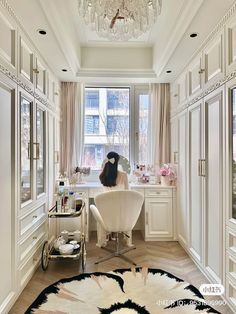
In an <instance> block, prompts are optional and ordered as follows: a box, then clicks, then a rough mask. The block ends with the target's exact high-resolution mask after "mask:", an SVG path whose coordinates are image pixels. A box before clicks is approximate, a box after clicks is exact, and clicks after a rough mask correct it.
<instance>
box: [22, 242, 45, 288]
mask: <svg viewBox="0 0 236 314" xmlns="http://www.w3.org/2000/svg"><path fill="white" fill-rule="evenodd" d="M41 253H42V245H40V247H38V248H37V250H36V251H35V252H34V254H32V255H31V256H30V257H29V258H28V259H27V260H26V262H25V263H24V264H23V265H22V266H21V267H20V269H19V275H20V287H21V288H24V287H25V285H26V284H27V283H28V281H29V279H30V278H31V276H32V275H33V273H34V272H35V270H36V268H37V267H38V263H39V261H40V258H41Z"/></svg>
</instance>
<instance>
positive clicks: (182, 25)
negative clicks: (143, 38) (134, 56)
mask: <svg viewBox="0 0 236 314" xmlns="http://www.w3.org/2000/svg"><path fill="white" fill-rule="evenodd" d="M203 1H204V0H200V1H196V0H188V1H185V2H184V4H183V10H182V9H181V12H182V13H181V14H180V15H179V17H178V18H177V22H176V25H175V28H174V30H173V32H172V34H171V36H170V39H169V41H168V43H167V45H166V47H165V49H164V50H163V53H162V56H161V57H160V58H159V59H158V60H157V62H155V60H153V67H154V70H155V72H156V75H157V76H160V75H161V73H162V71H163V69H164V68H165V67H166V64H167V63H168V62H169V60H170V58H171V57H172V55H173V54H174V52H175V49H176V47H177V46H178V44H179V42H180V40H181V39H182V38H183V36H184V34H185V32H186V30H187V28H188V26H189V24H190V23H191V22H192V20H193V18H194V17H195V15H196V14H197V12H198V10H199V8H200V7H201V5H202V3H203ZM156 46H158V43H156V45H155V46H154V54H155V47H156Z"/></svg>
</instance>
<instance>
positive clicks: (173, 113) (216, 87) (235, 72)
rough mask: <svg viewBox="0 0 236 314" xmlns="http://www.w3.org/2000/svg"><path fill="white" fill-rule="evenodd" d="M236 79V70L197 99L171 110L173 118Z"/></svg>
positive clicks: (204, 91)
mask: <svg viewBox="0 0 236 314" xmlns="http://www.w3.org/2000/svg"><path fill="white" fill-rule="evenodd" d="M235 77H236V70H234V71H232V72H231V73H230V74H229V75H226V76H225V77H224V78H223V79H222V80H219V81H218V82H216V83H215V84H212V85H211V86H210V87H208V88H207V89H205V90H203V91H202V92H201V93H200V94H198V95H197V96H196V97H194V98H193V99H191V100H190V101H187V103H185V104H183V105H181V106H178V107H177V108H175V109H173V110H171V118H173V117H175V116H176V115H178V114H179V113H180V112H182V111H183V110H185V109H186V108H188V107H190V106H192V105H193V104H195V103H196V102H198V101H199V100H201V99H202V98H204V97H206V96H207V95H209V94H210V93H212V92H213V91H215V90H217V89H218V88H219V87H221V86H223V85H224V84H225V83H227V82H228V81H230V80H232V79H233V78H235Z"/></svg>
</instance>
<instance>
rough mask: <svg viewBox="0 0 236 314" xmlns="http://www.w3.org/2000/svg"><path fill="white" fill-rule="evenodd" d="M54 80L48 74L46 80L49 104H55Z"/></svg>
mask: <svg viewBox="0 0 236 314" xmlns="http://www.w3.org/2000/svg"><path fill="white" fill-rule="evenodd" d="M55 92H56V91H55V79H54V77H53V75H52V74H51V73H50V72H48V79H47V97H48V99H49V101H50V102H52V103H55V96H56V95H55Z"/></svg>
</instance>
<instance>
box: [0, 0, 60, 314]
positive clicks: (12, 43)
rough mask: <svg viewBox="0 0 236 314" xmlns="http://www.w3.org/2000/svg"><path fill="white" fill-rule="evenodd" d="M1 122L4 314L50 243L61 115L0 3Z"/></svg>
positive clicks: (52, 86)
mask: <svg viewBox="0 0 236 314" xmlns="http://www.w3.org/2000/svg"><path fill="white" fill-rule="evenodd" d="M0 117H1V123H0V191H1V210H0V248H1V269H0V282H1V284H0V313H8V311H9V309H10V307H11V306H12V305H13V303H14V302H15V301H16V299H17V297H18V296H19V294H20V293H21V291H22V290H23V288H24V287H25V285H26V284H27V283H28V281H29V280H30V278H31V276H32V275H33V274H34V272H35V270H36V268H37V267H38V265H39V261H40V256H41V251H42V243H43V241H44V240H45V238H47V237H48V235H47V230H48V228H47V214H46V213H47V210H48V207H50V206H51V205H52V198H53V193H54V182H55V177H57V175H58V170H59V169H58V166H59V164H58V161H59V159H58V158H59V123H60V114H59V82H58V80H57V79H56V77H55V76H54V75H53V73H52V72H51V70H50V68H49V66H48V65H47V64H46V62H45V60H44V59H43V58H42V56H41V55H40V53H39V52H38V50H37V47H35V45H34V44H33V43H32V41H31V40H30V38H28V36H27V34H26V33H25V32H24V30H23V29H22V28H21V24H20V23H19V21H18V19H17V17H16V16H15V14H14V12H13V11H12V10H11V8H10V7H9V6H8V4H7V2H6V1H0ZM54 228H55V226H54ZM52 230H53V228H52Z"/></svg>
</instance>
